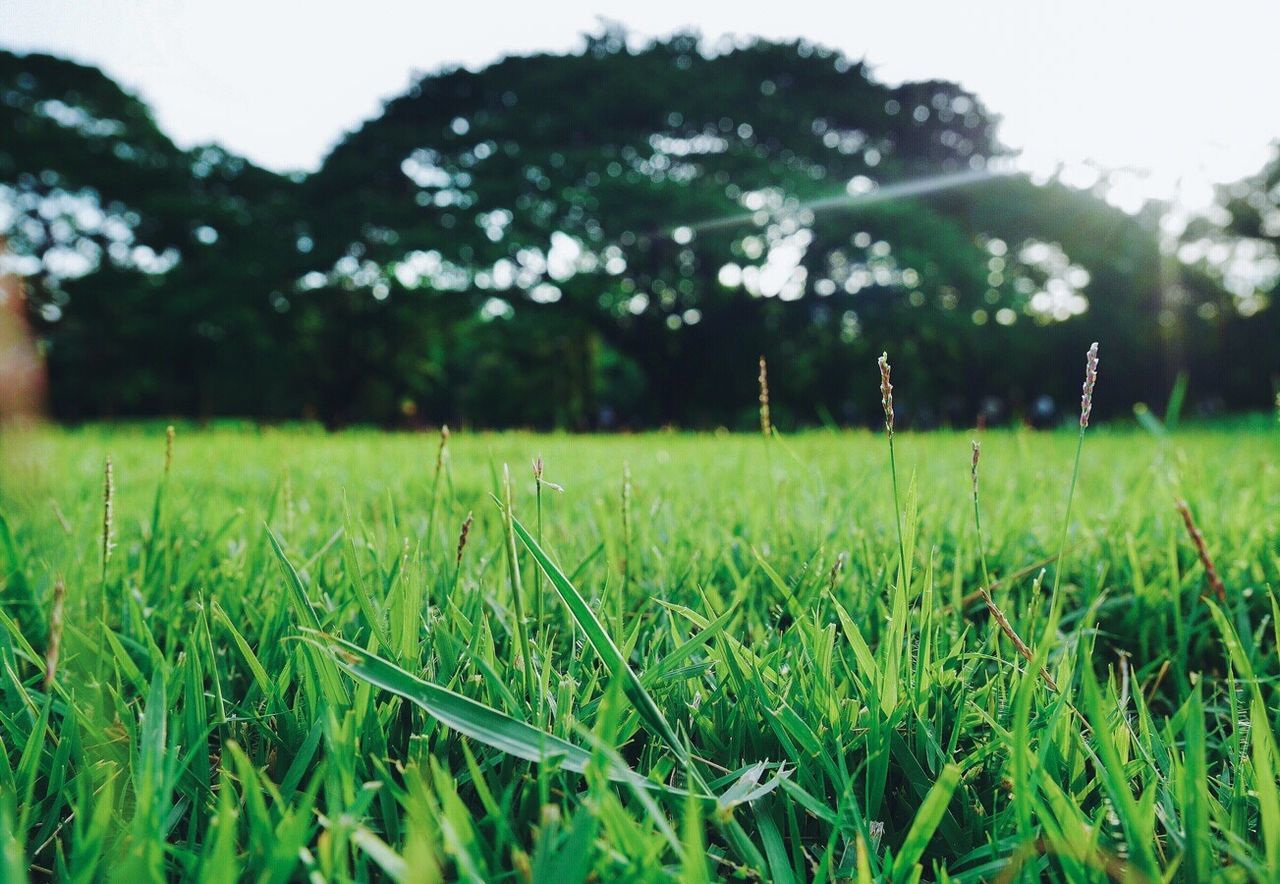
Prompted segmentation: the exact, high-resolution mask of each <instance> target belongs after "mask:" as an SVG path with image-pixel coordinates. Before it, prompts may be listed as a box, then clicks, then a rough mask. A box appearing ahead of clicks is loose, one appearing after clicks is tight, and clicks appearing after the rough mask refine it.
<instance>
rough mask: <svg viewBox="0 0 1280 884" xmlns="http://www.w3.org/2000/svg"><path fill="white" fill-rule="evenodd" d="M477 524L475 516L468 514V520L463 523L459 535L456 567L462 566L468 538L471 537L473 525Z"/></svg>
mask: <svg viewBox="0 0 1280 884" xmlns="http://www.w3.org/2000/svg"><path fill="white" fill-rule="evenodd" d="M474 522H475V514H474V513H471V512H468V513H467V517H466V519H464V520H463V522H462V530H461V531H460V532H459V533H458V555H457V558H456V560H455V561H454V565H455V566H460V565H461V564H462V552H463V550H465V549H466V548H467V538H468V537H469V536H470V535H471V525H472V524H473V523H474Z"/></svg>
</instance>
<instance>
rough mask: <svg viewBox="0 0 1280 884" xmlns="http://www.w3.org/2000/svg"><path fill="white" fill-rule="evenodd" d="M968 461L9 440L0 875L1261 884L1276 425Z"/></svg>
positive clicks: (2, 552) (1268, 853)
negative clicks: (974, 472)
mask: <svg viewBox="0 0 1280 884" xmlns="http://www.w3.org/2000/svg"><path fill="white" fill-rule="evenodd" d="M971 438H973V437H972V435H971V434H965V433H953V432H939V433H928V434H914V433H910V432H900V433H899V434H898V435H897V437H896V438H895V440H894V444H895V446H896V450H895V458H896V467H897V469H896V473H897V484H898V488H897V495H896V496H897V500H898V506H897V508H896V509H895V492H894V487H893V482H892V479H891V472H890V469H889V450H888V447H887V445H886V440H885V437H884V434H872V433H868V432H847V433H846V432H840V433H837V432H818V431H814V432H808V433H803V434H798V435H781V436H775V437H773V438H770V439H765V438H762V437H761V436H758V435H757V436H747V435H727V434H726V435H686V434H678V433H655V434H645V435H636V436H608V437H606V436H569V435H530V434H514V433H513V434H499V435H486V434H470V433H462V432H459V433H454V434H453V435H452V437H451V438H449V440H448V443H447V447H446V448H445V450H444V451H443V453H442V452H441V450H440V437H439V436H438V435H436V434H434V433H420V434H385V433H378V432H373V431H354V432H347V433H340V434H333V435H326V434H322V433H320V432H318V431H313V430H308V429H304V428H299V429H289V428H281V429H262V430H258V429H254V428H237V427H225V428H211V429H196V428H190V429H188V428H185V427H179V428H178V431H177V433H176V438H175V439H173V440H172V450H171V456H168V455H167V454H166V435H165V429H164V427H163V426H158V427H150V426H146V427H144V426H129V427H115V428H108V427H89V428H84V429H78V430H53V429H49V430H41V431H37V432H33V433H28V434H22V435H10V436H7V437H5V438H4V439H3V441H2V442H0V444H2V445H3V450H2V451H0V460H2V461H3V473H2V478H0V513H2V514H3V519H4V524H3V527H0V592H2V595H0V599H2V605H0V611H2V612H3V622H0V664H2V665H3V667H4V672H3V673H2V674H0V742H2V743H3V751H2V752H0V758H3V759H4V763H3V764H0V848H2V849H0V860H2V861H3V863H4V870H5V874H6V876H7V877H6V878H5V879H6V880H21V879H22V878H23V876H24V875H28V874H29V875H30V876H31V878H33V879H43V878H49V877H57V878H65V879H68V880H81V881H88V880H94V879H96V878H101V877H104V876H110V877H111V878H114V879H125V880H133V881H142V880H151V879H161V878H169V879H173V878H184V879H185V878H190V879H197V878H198V879H201V880H210V881H234V880H239V879H254V880H261V881H283V880H302V879H306V878H308V877H309V878H310V879H311V880H322V879H323V880H335V881H343V880H360V881H363V880H383V879H388V878H390V879H396V880H406V881H426V880H435V879H446V880H449V879H459V878H461V879H471V880H488V881H504V880H505V881H528V880H534V881H554V882H556V884H570V882H579V881H584V880H587V879H588V878H592V879H594V880H619V879H626V880H665V879H672V878H678V879H681V880H687V881H699V880H707V879H715V878H725V877H735V876H740V877H744V878H764V879H771V880H774V881H782V882H785V881H791V880H811V879H814V880H818V879H820V880H832V879H837V878H853V879H855V880H894V881H914V880H918V879H920V878H921V877H922V876H923V878H924V879H926V880H953V881H977V880H989V879H993V878H999V877H1001V876H1003V878H1004V880H1017V879H1018V878H1019V877H1021V879H1023V880H1037V879H1049V880H1106V879H1108V878H1113V879H1120V878H1124V877H1126V876H1128V877H1129V879H1130V880H1159V879H1161V878H1162V877H1164V878H1173V879H1179V880H1207V879H1209V878H1210V877H1212V876H1214V875H1219V874H1220V875H1224V876H1225V878H1224V880H1237V879H1254V880H1271V879H1273V876H1274V874H1275V873H1276V870H1277V869H1280V790H1278V788H1277V782H1276V773H1277V771H1278V770H1280V751H1278V750H1277V740H1276V733H1277V730H1276V727H1275V725H1276V721H1277V702H1278V696H1277V685H1276V676H1277V674H1278V673H1280V666H1278V665H1277V664H1278V660H1277V642H1276V630H1277V627H1278V622H1280V617H1277V616H1276V611H1277V607H1276V605H1277V602H1276V599H1275V595H1274V592H1275V590H1276V588H1277V586H1278V585H1280V432H1278V431H1277V429H1276V427H1275V424H1274V421H1273V420H1270V419H1264V418H1258V419H1255V420H1252V421H1238V422H1234V423H1231V424H1215V425H1207V426H1202V427H1193V428H1186V429H1182V430H1179V431H1177V432H1174V433H1171V434H1169V435H1159V434H1156V433H1153V432H1148V431H1144V430H1141V429H1137V428H1111V427H1108V426H1106V425H1105V424H1103V425H1102V426H1097V425H1095V426H1093V427H1090V429H1089V430H1088V432H1087V434H1086V436H1085V439H1084V445H1083V457H1082V459H1081V462H1080V478H1079V482H1078V485H1077V487H1076V490H1075V494H1074V501H1073V503H1072V505H1071V510H1070V519H1069V524H1067V525H1066V530H1065V543H1064V520H1065V519H1066V516H1067V512H1066V510H1067V499H1068V490H1069V487H1070V486H1071V477H1072V467H1073V461H1074V458H1075V454H1076V450H1077V438H1078V437H1077V433H1076V431H1075V428H1074V426H1073V427H1071V428H1068V429H1064V430H1063V431H1060V432H1033V431H1029V430H995V431H986V432H984V433H982V434H981V436H980V437H979V438H981V441H982V449H981V451H982V459H981V463H980V466H979V474H980V482H981V486H980V489H981V490H980V502H981V528H982V533H981V537H982V544H981V548H980V545H979V543H978V536H979V535H978V533H977V531H976V530H975V511H974V498H973V487H972V480H971V471H970V457H971V448H970V439H971ZM539 455H541V457H542V459H543V463H544V464H545V472H544V474H543V479H544V483H543V484H542V485H541V493H540V495H539V494H538V493H537V490H536V489H537V488H538V486H537V485H536V483H535V478H534V466H533V460H534V458H535V457H538V456H539ZM108 457H110V459H111V463H112V467H111V473H112V476H111V486H112V489H111V492H110V500H109V504H110V505H109V512H110V515H109V516H107V517H106V518H105V519H104V484H105V478H104V463H105V461H106V459H107V458H108ZM505 464H509V465H510V476H511V500H512V503H513V509H514V514H513V517H512V518H511V520H510V521H509V522H508V519H507V517H506V512H507V511H505V510H504V508H503V507H502V505H501V504H502V502H503V501H504V500H506V496H507V495H506V492H505V490H504V487H503V486H504V483H503V471H504V465H505ZM550 483H554V485H555V486H563V490H560V489H559V488H558V487H553V485H552V484H550ZM1182 499H1184V500H1185V501H1186V502H1187V504H1188V505H1189V512H1190V513H1191V514H1192V517H1193V519H1194V522H1195V524H1196V525H1197V526H1198V529H1199V531H1200V532H1201V534H1202V536H1203V543H1204V546H1205V551H1206V554H1207V555H1208V556H1209V557H1210V558H1211V560H1212V562H1213V563H1214V565H1215V566H1216V572H1217V575H1218V576H1219V577H1220V579H1221V583H1222V592H1223V597H1222V598H1220V597H1219V595H1218V592H1217V589H1216V588H1215V587H1214V584H1213V582H1212V581H1211V580H1210V579H1209V578H1208V576H1207V574H1206V569H1205V566H1204V563H1203V562H1202V560H1201V557H1200V555H1199V554H1198V552H1197V548H1196V544H1195V541H1194V538H1193V536H1192V534H1191V533H1189V531H1188V528H1187V526H1186V525H1185V524H1184V519H1183V517H1182V515H1181V514H1180V513H1179V510H1178V509H1177V508H1176V506H1175V501H1177V500H1182ZM104 523H106V525H109V531H108V532H107V534H108V535H109V536H108V537H107V538H106V541H107V542H106V544H105V547H106V550H107V551H108V554H107V555H106V556H104ZM899 523H900V524H901V537H900V536H899V531H898V525H899ZM464 524H465V525H466V526H467V527H466V528H465V529H464ZM464 532H465V542H464V543H462V544H461V545H460V540H459V538H460V534H463V533H464ZM983 552H985V559H986V570H987V571H988V572H989V574H990V578H989V580H990V583H991V592H990V597H991V607H988V605H987V603H986V602H985V601H984V599H983V598H982V594H981V590H982V588H983V586H984V583H985V582H986V581H984V577H983V574H984V565H983V562H982V553H983ZM1060 553H1062V556H1061V558H1059V554H1060ZM513 558H514V560H515V563H516V567H515V570H514V573H513V570H512V568H511V562H512V560H513ZM104 559H105V561H104ZM904 562H905V569H904V568H903V563H904ZM59 585H61V586H62V587H64V588H65V600H64V601H63V602H62V603H61V608H62V616H61V618H60V619H61V621H62V624H61V629H60V630H59V629H58V628H56V627H55V628H53V629H51V625H50V621H51V619H55V620H56V619H59V618H57V617H56V616H55V609H56V608H58V607H59V604H58V602H57V601H56V600H55V597H56V596H58V595H60V593H59V591H58V589H57V587H58V586H59ZM1055 586H1056V591H1055V589H1054V587H1055ZM997 611H998V612H999V614H997V613H996V612H997ZM1001 618H1007V626H1006V625H1002V624H1001V623H1000V619H1001ZM104 624H105V628H104ZM59 632H60V641H58V642H56V643H57V644H58V646H59V647H58V649H57V653H56V662H55V664H54V671H53V672H52V678H51V680H48V681H47V680H46V660H47V658H48V655H49V650H50V648H49V645H50V644H51V641H50V638H51V634H52V635H58V634H59ZM1015 634H1016V636H1018V640H1019V641H1020V642H1021V643H1022V644H1023V646H1024V648H1025V653H1026V655H1028V656H1029V657H1031V658H1032V659H1027V657H1026V656H1024V654H1023V651H1021V650H1020V649H1019V647H1018V642H1017V641H1015V639H1014V638H1013V635H1015ZM46 682H47V683H46Z"/></svg>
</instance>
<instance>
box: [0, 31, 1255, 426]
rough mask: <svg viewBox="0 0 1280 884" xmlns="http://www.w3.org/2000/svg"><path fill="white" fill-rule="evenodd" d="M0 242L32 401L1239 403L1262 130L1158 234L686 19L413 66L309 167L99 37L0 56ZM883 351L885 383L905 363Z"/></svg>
mask: <svg viewBox="0 0 1280 884" xmlns="http://www.w3.org/2000/svg"><path fill="white" fill-rule="evenodd" d="M0 132H3V133H4V137H3V139H0V233H3V234H4V235H5V236H7V238H8V241H9V249H10V252H9V254H8V255H7V256H5V257H3V258H0V261H3V262H4V266H5V267H6V268H7V269H8V270H9V271H11V272H15V273H17V274H19V275H21V276H22V277H23V278H24V279H25V282H26V290H27V299H28V310H29V312H30V315H31V318H32V322H33V324H34V327H35V328H36V329H37V333H38V336H39V343H40V347H41V349H42V352H43V353H44V354H45V356H46V358H47V362H48V368H49V386H50V396H51V408H52V410H53V412H54V414H55V415H56V416H58V417H60V418H64V419H72V420H79V419H90V418H98V417H125V416H146V415H172V414H181V415H190V416H195V417H215V416H220V415H239V416H251V417H257V418H264V419H292V418H300V417H305V418H315V419H319V420H322V421H324V422H325V423H327V424H329V425H342V424H345V423H350V422H375V423H380V424H387V425H394V424H406V423H408V424H413V423H438V422H441V421H449V422H452V423H470V424H474V425H480V426H510V425H526V426H537V427H549V426H559V427H566V428H573V429H587V428H601V427H606V428H607V427H641V426H652V425H656V424H661V423H668V422H671V423H676V424H679V425H684V426H694V427H698V426H714V425H728V426H747V425H749V423H750V421H751V420H752V417H751V415H752V413H753V409H754V402H755V392H754V384H755V369H754V366H755V363H756V359H757V357H758V356H759V355H761V354H764V355H765V356H767V357H768V359H769V361H770V366H771V371H770V377H771V381H772V385H773V388H774V389H773V395H774V401H775V412H776V414H777V415H778V417H779V419H780V421H781V422H782V423H783V425H784V426H785V425H788V424H790V425H795V424H806V423H816V422H819V421H833V422H837V423H869V422H872V421H873V420H874V419H875V414H876V409H877V408H878V405H879V403H878V399H877V397H876V393H875V384H874V379H873V376H874V361H875V356H876V355H878V354H879V353H880V351H881V350H883V349H888V350H890V351H891V352H892V356H893V362H894V366H895V370H896V371H895V376H896V377H901V378H903V384H902V385H901V386H902V391H901V399H900V404H899V408H900V412H901V414H902V416H903V419H904V420H905V421H907V422H916V423H917V424H919V425H934V424H941V423H954V424H960V425H968V424H971V423H972V422H973V421H975V420H976V419H978V416H979V415H980V414H984V415H986V417H987V418H988V419H991V420H994V421H999V420H1004V419H1015V418H1019V417H1033V418H1037V419H1044V420H1052V419H1053V416H1054V412H1055V410H1058V411H1059V412H1060V413H1062V412H1067V411H1070V409H1071V404H1072V402H1073V401H1074V400H1075V399H1076V398H1078V396H1079V391H1078V375H1079V371H1078V370H1077V369H1078V368H1079V363H1081V360H1082V358H1083V353H1084V351H1085V349H1086V347H1087V346H1088V343H1089V342H1090V341H1091V340H1093V339H1101V340H1102V341H1103V342H1104V345H1103V356H1104V366H1105V371H1106V373H1107V383H1106V385H1105V391H1104V392H1101V393H1100V395H1099V400H1098V410H1099V411H1100V412H1103V413H1106V412H1113V413H1114V412H1118V411H1122V410H1125V409H1127V408H1128V407H1129V406H1130V405H1131V404H1132V403H1134V402H1136V401H1139V400H1145V401H1150V402H1153V403H1158V402H1162V401H1163V399H1164V397H1165V396H1167V394H1168V391H1169V389H1170V387H1171V386H1172V384H1173V380H1174V378H1175V377H1176V376H1177V375H1178V374H1179V373H1181V372H1187V373H1188V376H1189V377H1190V391H1191V392H1190V395H1191V401H1192V402H1193V403H1195V404H1196V405H1197V406H1198V407H1201V408H1205V409H1247V408H1260V407H1266V406H1267V405H1268V404H1269V403H1270V402H1271V400H1272V397H1273V395H1274V387H1275V383H1276V375H1277V372H1278V371H1280V364H1278V360H1280V356H1278V355H1277V354H1278V353H1280V347H1277V346H1276V343H1275V342H1276V341H1280V308H1278V307H1277V306H1276V305H1275V303H1274V300H1275V299H1274V290H1275V285H1276V278H1277V276H1280V272H1277V270H1276V266H1275V265H1276V257H1275V255H1276V248H1277V245H1278V243H1277V238H1278V237H1280V207H1278V206H1277V202H1278V200H1280V196H1278V195H1280V187H1278V185H1277V178H1278V176H1280V171H1278V169H1280V163H1275V164H1273V165H1272V166H1271V167H1270V168H1269V169H1267V170H1263V171H1262V172H1260V173H1259V175H1258V176H1256V177H1255V178H1252V179H1249V180H1247V181H1243V182H1239V183H1237V184H1236V185H1233V186H1231V187H1227V188H1224V189H1223V193H1222V200H1221V205H1220V206H1218V207H1217V210H1216V211H1215V212H1214V213H1211V215H1209V216H1206V217H1204V218H1199V219H1197V220H1196V221H1195V222H1194V223H1193V224H1191V225H1189V226H1188V227H1187V228H1186V230H1185V231H1181V232H1175V234H1173V237H1172V240H1171V237H1170V233H1169V230H1168V226H1167V225H1164V226H1162V224H1161V220H1162V218H1163V217H1164V215H1165V209H1166V208H1167V207H1164V206H1160V205H1155V204H1152V205H1149V206H1148V207H1147V208H1146V209H1144V210H1143V211H1142V212H1140V213H1138V214H1136V215H1131V214H1126V213H1125V212H1123V211H1120V210H1119V209H1117V208H1114V207H1113V206H1111V205H1109V204H1108V203H1107V202H1106V201H1105V200H1104V199H1103V198H1101V196H1100V194H1099V193H1097V192H1088V191H1084V190H1077V189H1073V188H1071V187H1067V186H1065V185H1063V184H1061V183H1058V182H1051V183H1048V184H1037V183H1034V182H1032V181H1031V180H1029V179H1028V178H1026V177H1025V176H1022V175H1016V174H1005V173H1004V169H1005V168H1006V167H1007V165H1008V162H1007V158H1006V156H1005V154H1006V151H1005V149H1004V148H1003V147H1002V146H1001V145H1000V143H999V141H998V140H997V136H996V120H995V119H994V118H993V116H992V115H991V114H990V113H989V112H988V111H987V110H986V109H985V108H984V107H983V105H982V103H981V101H980V100H979V98H978V97H977V96H975V95H973V94H971V93H969V92H966V91H965V90H963V89H960V88H959V87H958V86H956V85H955V84H952V83H948V82H943V81H931V82H918V83H906V84H903V85H901V86H898V87H889V86H887V85H884V84H882V83H879V82H877V81H876V80H875V79H874V77H873V76H872V75H871V72H870V71H869V70H868V69H867V68H866V67H864V66H863V65H862V64H860V63H857V62H854V61H851V60H849V59H847V58H845V57H843V56H841V55H839V54H837V53H835V52H832V51H829V50H827V49H824V48H822V47H819V46H815V45H812V44H808V43H803V42H798V43H788V44H777V43H769V42H763V41H759V42H754V43H751V44H749V45H740V46H737V47H735V48H732V49H728V50H725V51H711V49H710V48H709V47H707V46H705V45H702V44H700V43H699V41H698V39H697V38H696V37H693V36H676V37H672V38H670V39H666V40H662V41H658V42H654V43H651V44H649V45H647V46H646V47H644V48H642V49H638V50H637V49H628V47H627V41H626V39H625V35H623V34H621V33H619V32H617V31H615V30H605V31H604V32H603V33H600V34H598V35H595V36H592V37H590V38H588V39H587V40H586V42H585V46H584V48H583V49H582V51H581V52H579V53H577V54H571V55H536V56H531V57H513V58H507V59H505V60H503V61H500V62H498V63H496V64H494V65H492V66H490V67H488V68H486V69H484V70H482V71H479V72H472V71H467V70H451V71H445V72H441V73H437V74H432V75H428V76H425V77H423V78H421V79H420V80H418V81H417V82H416V83H415V84H414V85H413V86H412V87H411V88H410V89H409V90H408V91H407V92H406V93H405V94H403V95H401V96H400V97H398V98H395V99H393V100H391V101H389V102H388V103H387V104H386V106H385V107H384V109H383V111H382V113H381V114H380V115H379V116H378V117H377V118H375V119H372V120H370V121H368V122H367V123H365V124H364V125H363V126H361V127H360V128H359V129H358V130H357V131H355V132H352V133H350V134H348V135H347V136H346V137H345V138H344V139H342V141H341V142H340V143H339V144H338V145H337V147H335V148H334V149H333V151H332V152H331V153H330V154H329V156H328V157H327V158H326V159H325V161H324V163H323V164H322V166H321V167H320V169H319V170H317V171H316V172H314V173H312V174H309V175H297V176H282V175H278V174H275V173H273V172H269V171H266V170H263V169H261V168H258V167H256V166H254V165H253V164H252V163H250V162H248V161H247V160H245V159H243V158H240V157H237V156H234V155H232V154H230V153H229V152H227V151H226V150H224V149H222V148H220V147H217V146H216V145H209V146H204V147H197V148H195V149H191V150H181V149H179V148H177V147H176V146H175V145H174V144H173V142H172V141H171V140H170V139H169V138H168V137H167V136H166V135H165V134H164V133H163V132H162V131H160V129H159V128H158V127H157V125H156V123H155V120H154V118H153V116H152V114H151V112H150V110H149V109H148V108H147V107H146V106H145V105H144V104H143V103H142V102H141V101H140V100H138V99H137V98H136V97H134V96H132V95H130V94H129V93H127V92H126V91H124V90H122V89H121V88H120V87H119V86H118V85H117V84H115V83H114V82H112V81H111V80H110V79H109V78H107V77H106V76H105V75H104V74H103V73H101V72H100V71H98V70H96V69H93V68H88V67H84V66H81V65H78V64H74V63H72V62H69V61H65V60H61V59H57V58H53V57H49V56H44V55H26V56H21V55H15V54H10V53H0ZM908 379H909V380H908Z"/></svg>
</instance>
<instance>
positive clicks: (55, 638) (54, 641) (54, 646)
mask: <svg viewBox="0 0 1280 884" xmlns="http://www.w3.org/2000/svg"><path fill="white" fill-rule="evenodd" d="M66 598H67V586H66V584H65V583H63V581H62V578H61V577H59V578H58V580H57V582H56V583H54V584H53V607H52V608H50V609H49V643H48V644H47V645H45V650H44V689H45V690H46V691H47V690H48V689H49V686H50V685H52V684H53V678H54V676H55V675H56V674H57V672H58V652H59V650H60V649H61V647H62V608H63V603H64V602H65V601H66Z"/></svg>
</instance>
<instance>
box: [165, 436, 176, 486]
mask: <svg viewBox="0 0 1280 884" xmlns="http://www.w3.org/2000/svg"><path fill="white" fill-rule="evenodd" d="M173 437H174V429H173V424H169V426H167V427H165V428H164V474H165V475H166V476H167V475H169V471H170V470H171V469H173Z"/></svg>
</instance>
